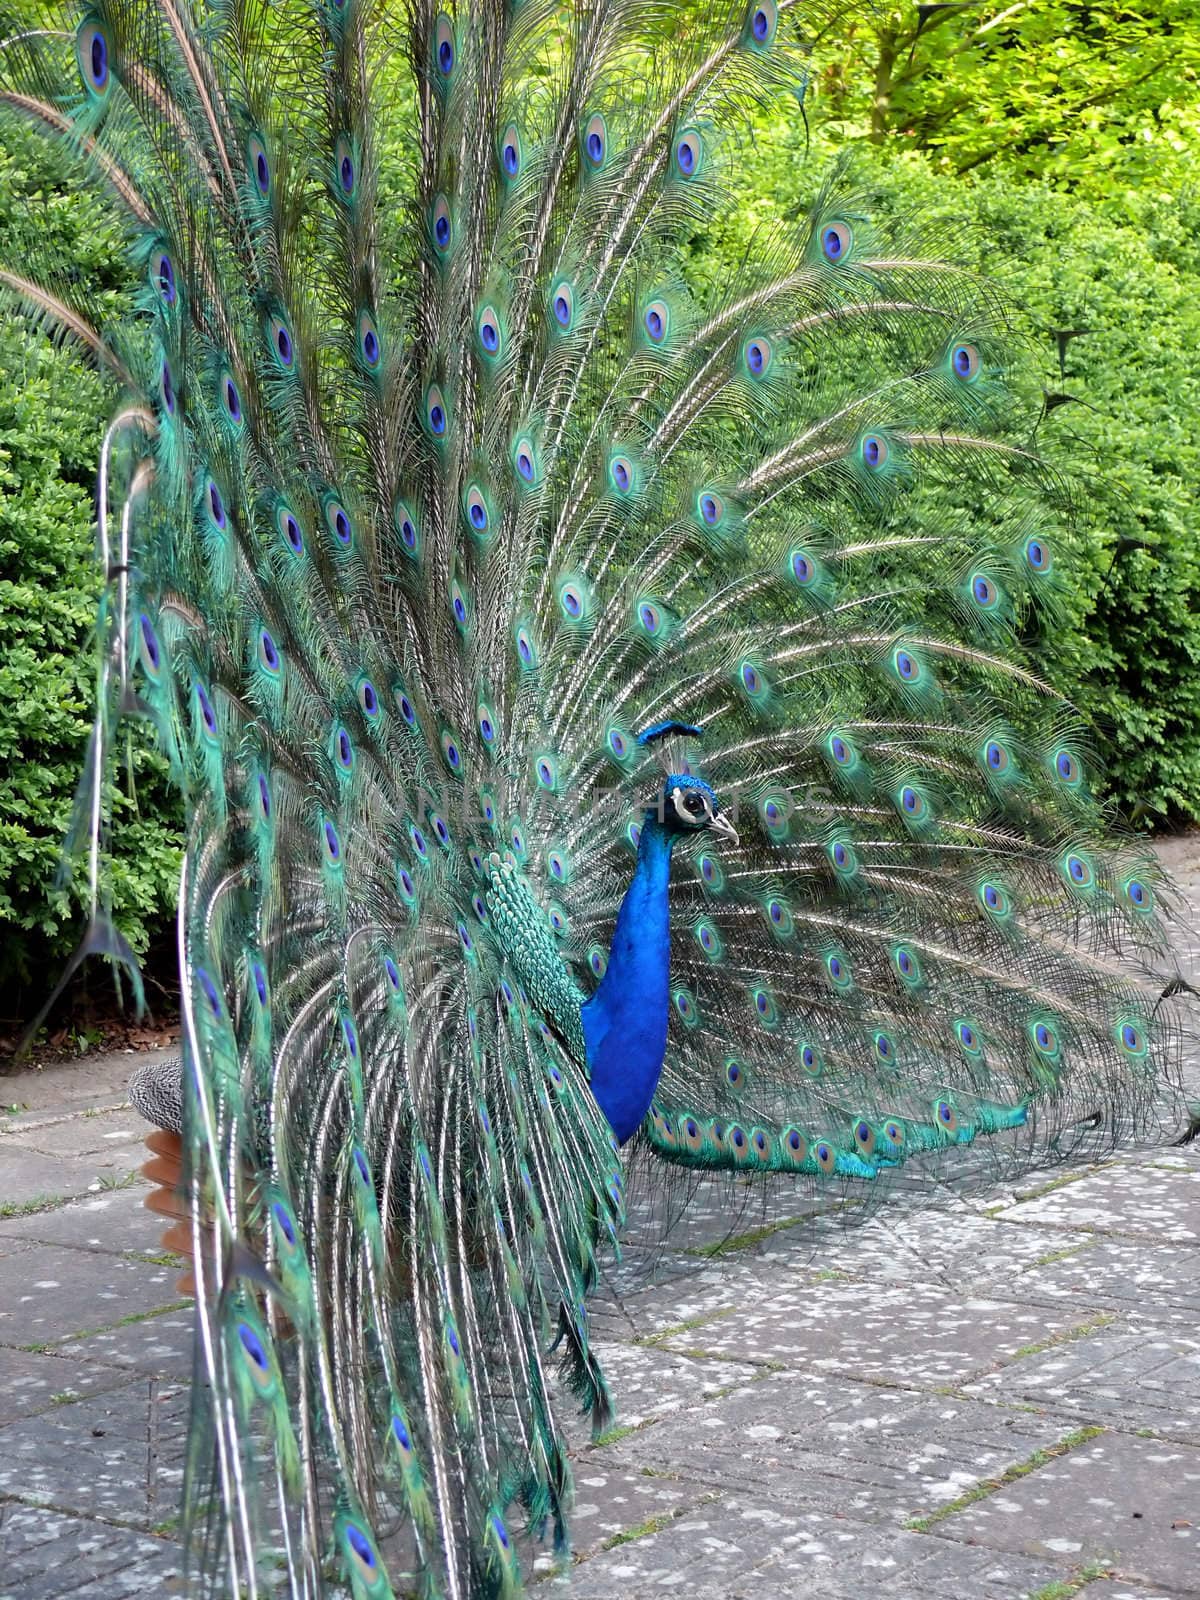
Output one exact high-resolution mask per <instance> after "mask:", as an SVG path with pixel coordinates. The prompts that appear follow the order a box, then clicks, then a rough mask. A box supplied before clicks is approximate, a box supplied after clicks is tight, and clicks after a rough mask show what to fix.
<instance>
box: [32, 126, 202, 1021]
mask: <svg viewBox="0 0 1200 1600" xmlns="http://www.w3.org/2000/svg"><path fill="white" fill-rule="evenodd" d="M67 178H68V174H67V173H66V171H65V169H64V168H63V166H62V164H61V163H60V162H59V160H58V159H57V158H55V157H53V156H49V155H48V154H47V152H46V151H45V149H44V148H43V147H42V146H41V145H39V144H38V143H37V142H36V141H35V140H34V139H33V138H32V136H29V135H23V134H22V133H21V132H20V131H18V130H14V129H12V128H10V127H6V128H5V130H4V140H3V148H2V149H0V260H2V261H3V262H4V263H5V264H6V265H13V266H17V267H18V268H19V264H20V261H21V259H22V248H21V244H22V239H23V238H24V236H25V230H26V229H27V228H31V227H36V228H37V229H39V230H40V231H41V232H42V233H43V234H45V233H47V232H49V233H50V235H51V237H52V238H53V239H54V242H55V246H56V248H57V250H58V252H59V257H60V259H61V260H62V261H63V262H64V263H67V264H69V266H70V269H71V272H72V275H73V276H77V277H78V278H80V279H82V280H85V281H87V282H88V283H89V284H91V285H94V286H95V287H96V288H97V289H98V290H99V291H100V292H101V293H102V294H104V295H108V296H111V297H113V298H114V299H115V297H116V295H117V294H118V292H119V290H118V286H119V285H120V284H121V283H122V282H123V277H124V274H123V270H122V268H121V264H120V255H119V251H120V241H119V239H118V237H117V235H116V234H115V233H114V231H113V230H112V228H111V227H109V226H106V219H105V217H104V214H103V211H102V209H101V208H100V207H98V206H97V205H95V204H93V203H91V202H89V201H88V200H86V199H81V198H79V197H78V196H74V195H69V194H68V193H67V192H66V188H67ZM111 406H112V395H111V393H110V392H108V391H106V388H105V385H104V384H103V383H102V382H101V380H100V378H99V377H98V375H97V374H96V373H95V372H94V371H91V370H89V369H88V368H87V367H85V366H84V365H83V364H82V363H81V361H80V359H79V358H78V356H77V355H76V354H75V353H74V352H73V351H71V350H66V349H56V348H54V347H53V346H52V345H51V344H50V343H49V341H48V340H47V339H46V338H45V337H44V335H42V334H41V333H39V332H38V331H37V330H36V329H32V328H28V327H25V326H24V325H22V324H21V323H20V322H16V321H11V320H10V321H8V322H7V323H5V324H3V325H0V985H3V992H4V995H5V1001H6V1003H5V1004H4V1006H3V1010H4V1011H5V1012H6V1013H9V1014H10V1015H11V1014H13V1013H15V1014H17V1015H20V1014H21V1013H22V1011H24V1012H28V1011H29V1010H31V1009H33V1006H32V1005H31V1004H27V1003H25V1001H24V996H23V991H25V990H26V988H27V987H28V989H29V991H30V994H31V995H32V993H33V991H34V990H35V989H40V990H41V991H42V992H44V990H45V986H46V976H47V972H48V971H53V970H54V969H56V968H58V967H61V965H62V961H63V958H64V956H65V955H66V954H67V953H68V952H69V951H70V949H71V948H72V947H73V946H74V944H75V943H76V942H77V940H78V938H79V935H80V932H81V930H82V927H83V919H82V916H81V911H80V906H79V891H80V888H81V885H79V884H78V883H74V884H72V885H71V886H70V887H69V888H67V889H64V888H60V887H58V882H59V879H60V875H61V863H62V857H63V840H64V836H65V834H66V831H67V827H68V823H69V821H70V817H71V811H72V806H73V803H74V796H75V789H76V785H77V783H78V779H79V773H80V768H81V766H82V763H83V757H84V751H85V747H86V740H87V735H88V730H89V728H90V724H91V708H92V704H93V699H94V690H95V663H94V656H93V652H92V634H93V628H94V623H95V612H96V600H97V595H98V593H99V573H98V568H97V564H96V558H95V553H94V547H93V539H94V534H93V523H94V509H93V496H94V485H95V481H96V464H97V459H98V454H99V448H100V441H101V438H102V436H103V432H104V427H105V423H106V420H107V418H108V416H109V415H110V414H111ZM130 753H131V761H130V768H129V773H128V774H127V775H125V776H124V778H123V780H122V784H123V786H122V790H121V792H120V793H119V794H117V795H115V796H114V797H113V798H114V815H113V821H114V827H113V834H112V844H113V857H114V859H113V864H112V869H111V873H110V883H111V892H112V897H113V905H114V909H115V912H116V916H117V920H118V922H119V923H120V926H121V927H122V929H123V930H124V932H125V933H126V935H127V936H128V937H129V938H130V940H131V941H132V942H133V944H134V945H135V947H136V948H137V949H139V950H144V949H145V948H146V946H147V944H148V942H149V940H150V937H151V935H152V933H154V932H155V931H156V930H157V929H159V928H161V927H162V926H163V924H164V923H165V922H166V921H167V920H168V919H169V917H170V915H171V911H172V901H173V895H174V884H175V880H176V877H177V875H178V865H179V850H180V844H181V834H180V828H179V817H178V812H177V806H176V803H175V801H174V798H173V796H171V795H170V793H169V792H168V790H167V787H166V783H165V768H164V764H163V763H162V762H161V760H160V759H159V757H158V756H157V755H156V754H155V753H154V752H153V750H152V749H151V747H150V744H149V741H148V739H147V738H146V737H145V735H144V734H143V733H142V732H141V730H138V729H134V730H132V731H131V738H130ZM135 797H136V798H135Z"/></svg>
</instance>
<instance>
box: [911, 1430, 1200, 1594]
mask: <svg viewBox="0 0 1200 1600" xmlns="http://www.w3.org/2000/svg"><path fill="white" fill-rule="evenodd" d="M937 1531H938V1534H939V1535H940V1536H941V1537H943V1538H949V1539H953V1540H959V1541H961V1540H963V1539H968V1540H970V1541H972V1542H973V1543H977V1544H985V1545H991V1546H993V1547H996V1548H999V1549H1003V1550H1010V1551H1017V1552H1021V1553H1024V1554H1026V1555H1033V1556H1050V1557H1053V1556H1060V1557H1066V1558H1067V1559H1069V1560H1071V1561H1073V1562H1075V1563H1076V1564H1078V1565H1080V1566H1082V1565H1085V1564H1086V1563H1091V1562H1105V1563H1110V1564H1111V1565H1112V1566H1114V1567H1117V1568H1118V1569H1119V1570H1120V1571H1122V1572H1123V1573H1126V1574H1128V1575H1129V1576H1130V1577H1131V1578H1137V1579H1139V1580H1143V1581H1149V1582H1150V1583H1151V1584H1154V1583H1161V1584H1165V1585H1166V1586H1167V1587H1168V1588H1173V1589H1177V1590H1180V1591H1181V1592H1182V1593H1183V1594H1195V1593H1196V1592H1197V1586H1198V1584H1200V1450H1196V1449H1189V1448H1187V1447H1186V1446H1183V1445H1176V1444H1171V1443H1167V1442H1164V1441H1160V1440H1151V1439H1137V1438H1133V1437H1130V1436H1129V1435H1127V1434H1119V1433H1105V1434H1103V1435H1101V1436H1100V1437H1099V1438H1096V1439H1093V1440H1091V1441H1090V1442H1089V1443H1086V1444H1082V1445H1080V1446H1079V1447H1078V1448H1076V1449H1074V1450H1071V1451H1070V1452H1069V1453H1068V1454H1066V1455H1063V1456H1061V1457H1059V1458H1058V1459H1056V1460H1052V1461H1049V1462H1047V1463H1046V1465H1044V1466H1042V1467H1039V1468H1038V1469H1037V1471H1035V1472H1031V1473H1030V1474H1029V1475H1028V1476H1027V1477H1023V1478H1020V1479H1018V1480H1017V1481H1016V1482H1013V1483H1010V1484H1006V1485H1005V1486H1004V1487H1003V1488H1002V1489H1000V1490H998V1491H997V1493H995V1494H993V1495H990V1496H989V1497H988V1498H987V1499H986V1500H981V1501H979V1502H978V1503H977V1504H975V1505H971V1506H967V1507H965V1508H964V1509H963V1510H961V1511H957V1512H955V1513H953V1514H952V1515H951V1516H949V1517H947V1518H946V1519H945V1520H944V1521H943V1522H941V1523H939V1524H938V1528H937Z"/></svg>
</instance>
